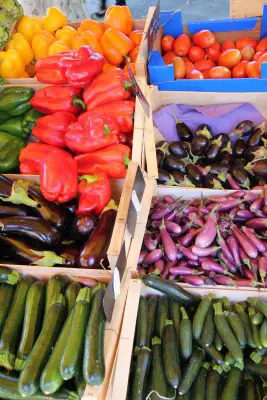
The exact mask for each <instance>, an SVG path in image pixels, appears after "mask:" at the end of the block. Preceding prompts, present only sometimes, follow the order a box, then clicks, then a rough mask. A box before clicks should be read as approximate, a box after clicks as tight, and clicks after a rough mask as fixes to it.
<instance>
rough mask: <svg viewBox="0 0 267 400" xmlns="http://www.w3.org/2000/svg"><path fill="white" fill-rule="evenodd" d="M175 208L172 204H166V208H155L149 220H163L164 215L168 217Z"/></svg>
mask: <svg viewBox="0 0 267 400" xmlns="http://www.w3.org/2000/svg"><path fill="white" fill-rule="evenodd" d="M174 208H175V205H174V204H168V205H166V207H160V208H157V209H156V210H155V211H154V212H153V213H152V215H151V219H152V220H154V219H160V220H161V219H162V218H164V217H165V216H166V215H168V214H169V213H170V212H171V211H173V210H174Z"/></svg>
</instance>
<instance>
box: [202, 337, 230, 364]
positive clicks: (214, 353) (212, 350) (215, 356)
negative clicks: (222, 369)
mask: <svg viewBox="0 0 267 400" xmlns="http://www.w3.org/2000/svg"><path fill="white" fill-rule="evenodd" d="M197 343H198V344H199V346H200V347H201V348H202V349H203V350H204V351H205V353H206V354H207V355H208V356H210V357H211V358H212V360H213V361H215V362H216V364H218V365H223V363H224V360H223V357H222V355H221V353H220V352H219V351H218V350H217V349H216V347H214V346H213V345H210V346H206V345H205V343H203V341H202V339H199V340H197Z"/></svg>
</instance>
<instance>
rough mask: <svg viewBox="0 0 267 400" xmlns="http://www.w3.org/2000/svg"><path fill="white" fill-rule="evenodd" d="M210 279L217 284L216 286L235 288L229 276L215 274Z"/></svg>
mask: <svg viewBox="0 0 267 400" xmlns="http://www.w3.org/2000/svg"><path fill="white" fill-rule="evenodd" d="M212 279H213V280H214V282H215V283H217V285H223V286H235V282H234V281H233V279H232V278H230V277H229V276H225V275H220V274H215V275H213V276H212Z"/></svg>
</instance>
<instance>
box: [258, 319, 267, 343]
mask: <svg viewBox="0 0 267 400" xmlns="http://www.w3.org/2000/svg"><path fill="white" fill-rule="evenodd" d="M260 341H261V344H262V346H263V347H267V319H266V318H265V319H264V321H263V323H262V324H261V327H260Z"/></svg>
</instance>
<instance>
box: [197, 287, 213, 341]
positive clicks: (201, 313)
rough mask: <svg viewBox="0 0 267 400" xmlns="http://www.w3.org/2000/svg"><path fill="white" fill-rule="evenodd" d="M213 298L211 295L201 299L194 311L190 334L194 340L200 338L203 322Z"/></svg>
mask: <svg viewBox="0 0 267 400" xmlns="http://www.w3.org/2000/svg"><path fill="white" fill-rule="evenodd" d="M213 298H214V295H213V294H210V295H208V296H204V297H202V299H201V302H200V303H199V306H198V307H197V309H196V312H195V315H194V318H193V324H192V332H193V336H194V338H195V339H199V338H200V336H201V333H202V330H203V326H204V321H205V318H206V316H207V313H208V311H209V308H210V306H211V303H212V299H213Z"/></svg>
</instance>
